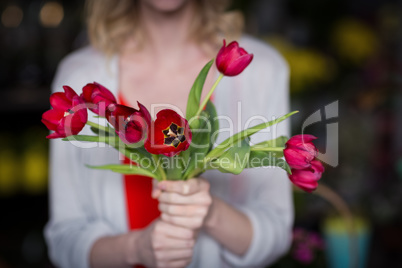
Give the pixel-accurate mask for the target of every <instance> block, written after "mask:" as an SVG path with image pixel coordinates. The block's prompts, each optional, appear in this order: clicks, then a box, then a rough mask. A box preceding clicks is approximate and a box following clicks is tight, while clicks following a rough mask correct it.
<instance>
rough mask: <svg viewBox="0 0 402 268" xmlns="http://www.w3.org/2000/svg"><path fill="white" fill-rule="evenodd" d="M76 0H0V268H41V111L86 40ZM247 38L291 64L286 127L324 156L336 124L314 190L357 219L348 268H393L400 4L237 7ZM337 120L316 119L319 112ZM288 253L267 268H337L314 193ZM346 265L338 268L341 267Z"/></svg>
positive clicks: (398, 205) (401, 90)
mask: <svg viewBox="0 0 402 268" xmlns="http://www.w3.org/2000/svg"><path fill="white" fill-rule="evenodd" d="M83 2H84V1H81V0H69V1H67V0H63V1H61V0H59V1H54V0H52V1H46V0H31V1H23V0H2V1H1V2H0V16H1V22H0V51H1V54H0V55H1V56H0V58H1V60H0V101H1V102H2V103H1V105H0V112H1V114H2V115H3V120H4V124H2V125H1V126H0V212H1V220H0V268H3V267H52V265H51V263H50V262H49V260H48V257H47V253H46V252H47V249H46V245H45V243H44V239H43V234H42V230H43V227H44V225H45V223H46V221H47V217H48V211H47V207H48V201H47V180H48V178H47V165H48V164H47V160H48V159H47V158H48V156H47V153H48V142H47V140H46V139H45V136H46V135H47V133H48V131H47V130H46V128H45V127H44V126H43V125H42V124H41V122H40V119H41V115H42V113H43V112H44V111H46V110H47V109H48V108H49V103H48V98H49V94H50V83H51V82H52V79H53V75H54V73H55V71H56V68H57V64H58V62H59V61H60V60H61V59H62V58H63V57H64V56H65V55H66V54H68V53H69V52H71V51H72V50H74V49H77V48H79V47H81V46H84V45H85V44H86V43H87V38H86V32H85V21H84V3H83ZM232 9H237V10H241V11H242V12H243V13H244V15H245V18H246V32H247V33H249V34H251V35H254V36H257V37H259V38H260V39H263V40H265V41H266V42H268V43H270V44H271V45H272V46H274V47H276V48H277V49H278V50H279V51H280V52H281V53H282V55H283V56H284V57H285V58H286V59H287V61H288V63H289V65H290V68H291V101H292V110H295V109H297V110H300V111H301V113H300V114H299V115H297V116H295V117H293V122H292V124H293V131H294V132H295V133H299V132H300V130H301V128H302V123H303V121H304V120H306V118H308V117H309V116H310V115H311V114H314V113H316V112H317V111H318V112H319V114H321V115H322V120H321V121H320V122H316V123H315V124H311V125H309V126H307V127H306V129H305V132H307V133H311V134H314V135H316V136H317V137H319V140H318V142H317V145H318V147H319V148H320V151H321V152H322V153H325V150H326V148H325V145H326V137H327V126H328V125H332V126H338V128H339V144H337V145H336V146H337V148H339V161H338V163H335V164H334V165H335V167H333V166H330V165H327V166H326V170H327V172H326V173H325V174H324V176H323V178H322V182H323V183H325V184H326V185H328V186H329V187H330V188H331V189H333V190H334V191H335V192H336V193H338V194H339V196H340V197H341V198H342V199H343V200H345V201H346V202H347V204H348V205H349V207H350V209H351V211H352V212H353V214H354V215H355V216H356V218H357V220H356V222H355V227H356V230H357V233H358V236H357V240H356V241H357V244H358V254H357V253H356V254H355V255H356V256H358V257H359V259H358V265H359V267H402V242H401V237H402V185H401V182H402V180H401V179H402V1H401V0H382V1H381V0H304V1H300V0H248V1H244V0H243V1H241V0H237V1H234V2H233V5H232ZM334 103H335V105H337V106H338V113H337V114H336V116H333V117H332V118H326V117H325V112H324V110H325V107H326V106H327V105H330V104H334ZM294 197H295V208H296V209H295V210H296V218H295V230H294V241H293V245H292V249H291V251H290V252H289V254H287V255H286V256H285V257H283V258H282V259H281V260H280V261H279V262H278V263H277V264H275V267H347V263H348V262H351V260H350V258H349V257H350V256H349V251H348V240H347V235H346V231H345V222H344V221H343V219H342V218H341V217H339V214H338V212H336V211H335V210H334V209H333V206H332V205H331V203H329V202H328V201H326V200H325V198H323V197H321V196H318V195H316V194H311V195H310V194H305V193H300V192H295V195H294ZM345 264H346V266H345Z"/></svg>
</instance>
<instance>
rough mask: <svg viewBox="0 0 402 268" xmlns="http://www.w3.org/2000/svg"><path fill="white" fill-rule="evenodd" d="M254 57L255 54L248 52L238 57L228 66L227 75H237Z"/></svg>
mask: <svg viewBox="0 0 402 268" xmlns="http://www.w3.org/2000/svg"><path fill="white" fill-rule="evenodd" d="M253 57H254V55H253V54H246V55H243V56H241V57H239V58H237V59H236V60H235V61H233V62H232V63H231V64H230V65H229V66H227V68H226V73H225V75H226V76H236V75H238V74H240V73H241V72H242V71H243V70H244V69H246V67H247V66H248V65H249V64H250V62H251V61H252V60H253Z"/></svg>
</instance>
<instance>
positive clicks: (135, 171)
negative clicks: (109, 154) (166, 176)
mask: <svg viewBox="0 0 402 268" xmlns="http://www.w3.org/2000/svg"><path fill="white" fill-rule="evenodd" d="M86 166H87V167H89V168H92V169H104V170H111V171H113V172H117V173H121V174H126V175H142V176H148V177H151V178H155V179H156V178H157V176H156V174H154V173H152V172H151V171H148V170H146V169H143V168H141V167H138V166H134V165H118V164H111V165H102V166H91V165H86Z"/></svg>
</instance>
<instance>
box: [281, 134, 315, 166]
mask: <svg viewBox="0 0 402 268" xmlns="http://www.w3.org/2000/svg"><path fill="white" fill-rule="evenodd" d="M315 139H317V138H316V137H314V136H313V135H296V136H293V137H291V138H290V139H289V140H288V142H286V149H284V150H283V154H284V156H285V159H286V162H288V164H289V166H290V167H291V168H292V169H293V168H294V169H303V168H308V167H310V166H311V161H313V159H314V158H315V157H316V156H317V148H316V147H315V145H314V144H313V143H312V142H311V141H312V140H315Z"/></svg>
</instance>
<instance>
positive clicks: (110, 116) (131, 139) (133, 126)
mask: <svg viewBox="0 0 402 268" xmlns="http://www.w3.org/2000/svg"><path fill="white" fill-rule="evenodd" d="M138 107H140V109H139V110H136V109H134V108H131V107H128V106H124V105H120V104H114V103H111V104H109V105H108V107H107V109H106V119H107V120H108V121H109V123H110V124H112V126H113V127H114V129H115V131H116V134H117V135H119V137H120V138H121V139H122V140H123V141H124V142H125V143H127V144H130V143H136V142H139V141H141V140H142V139H143V138H144V137H145V135H146V133H147V129H148V127H149V126H150V125H151V115H150V114H149V112H148V110H147V108H145V106H143V105H142V104H141V103H139V102H138Z"/></svg>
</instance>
